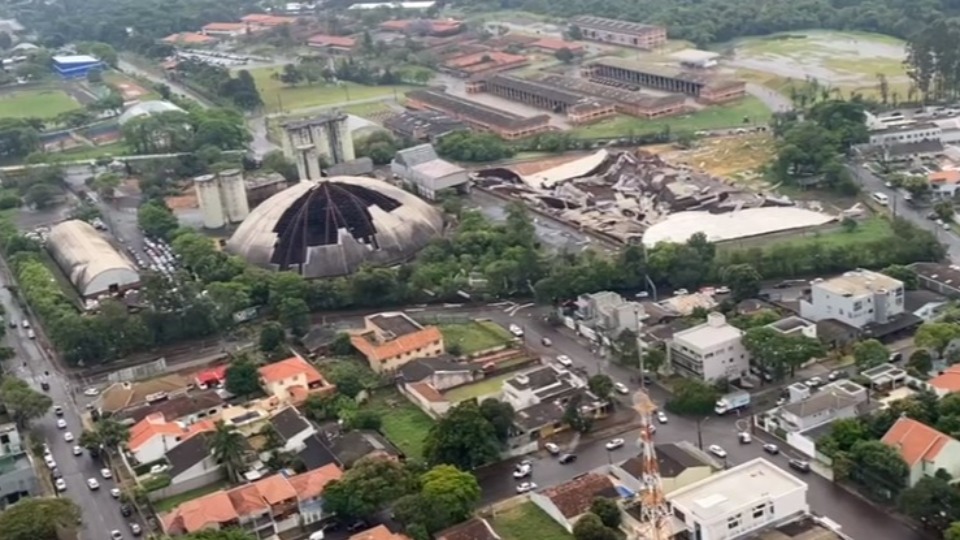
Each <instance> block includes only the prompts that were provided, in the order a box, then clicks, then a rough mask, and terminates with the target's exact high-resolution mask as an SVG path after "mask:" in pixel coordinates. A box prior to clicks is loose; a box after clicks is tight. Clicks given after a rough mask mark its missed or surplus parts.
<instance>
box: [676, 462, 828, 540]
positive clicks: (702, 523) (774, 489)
mask: <svg viewBox="0 0 960 540" xmlns="http://www.w3.org/2000/svg"><path fill="white" fill-rule="evenodd" d="M667 502H668V503H669V505H670V510H671V512H672V514H673V517H674V518H675V519H674V520H673V523H674V533H675V534H676V533H681V532H683V531H686V533H687V534H688V535H689V536H690V537H691V538H698V539H700V540H724V539H729V538H750V537H751V535H752V534H754V533H756V532H759V531H762V530H765V529H772V528H775V527H777V526H778V525H781V524H783V523H787V522H790V521H795V520H797V519H798V518H801V517H803V516H805V515H807V514H808V513H809V510H810V508H809V506H808V505H807V484H806V483H804V482H802V481H801V480H800V479H798V478H797V477H796V476H794V475H792V474H790V473H788V472H787V471H785V470H783V469H781V468H780V467H777V466H776V465H774V464H772V463H770V462H769V461H767V460H766V459H763V458H757V459H754V460H751V461H748V462H746V463H743V464H740V465H737V466H736V467H733V468H731V469H728V470H726V471H723V472H720V473H717V474H715V475H713V476H710V477H709V478H706V479H704V480H701V481H700V482H697V483H694V484H691V485H689V486H687V487H684V488H681V489H679V490H677V491H674V492H673V493H670V494H669V495H667ZM681 527H682V528H681Z"/></svg>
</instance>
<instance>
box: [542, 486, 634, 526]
mask: <svg viewBox="0 0 960 540" xmlns="http://www.w3.org/2000/svg"><path fill="white" fill-rule="evenodd" d="M597 497H608V498H611V499H617V498H619V494H618V493H617V488H616V486H614V485H613V481H612V480H610V478H609V477H607V476H603V475H600V474H597V473H587V474H584V475H583V476H579V477H577V478H574V479H573V480H570V481H569V482H566V483H563V484H560V485H559V486H554V487H552V488H550V489H545V490H543V491H541V492H539V493H538V492H532V493H531V494H530V500H531V501H532V502H533V504H535V505H537V506H539V507H540V509H541V510H543V511H544V512H546V513H547V515H548V516H550V517H551V518H553V520H554V521H556V522H557V523H559V524H560V526H561V527H563V528H564V529H565V530H566V531H567V532H569V533H573V525H574V524H575V523H576V522H577V520H578V519H580V516H582V515H583V514H585V513H587V511H588V510H590V505H591V504H593V500H594V499H596V498H597Z"/></svg>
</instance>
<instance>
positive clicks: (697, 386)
mask: <svg viewBox="0 0 960 540" xmlns="http://www.w3.org/2000/svg"><path fill="white" fill-rule="evenodd" d="M718 399H720V392H717V389H716V388H714V387H713V386H711V385H709V384H707V383H704V382H702V381H698V380H694V379H681V380H679V381H677V383H676V384H675V385H674V387H673V397H672V398H670V400H669V401H667V409H668V410H669V411H670V412H673V413H676V414H688V415H691V416H704V415H708V414H710V413H711V412H713V408H714V407H715V406H716V404H717V400H718Z"/></svg>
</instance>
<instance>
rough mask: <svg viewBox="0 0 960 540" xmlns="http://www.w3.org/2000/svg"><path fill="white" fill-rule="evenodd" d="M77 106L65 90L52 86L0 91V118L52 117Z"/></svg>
mask: <svg viewBox="0 0 960 540" xmlns="http://www.w3.org/2000/svg"><path fill="white" fill-rule="evenodd" d="M79 108H80V104H78V103H77V102H76V101H74V100H73V98H71V97H70V96H69V95H67V93H66V92H64V91H63V90H58V89H53V88H50V89H33V90H15V91H12V92H3V93H0V118H53V117H54V116H56V115H58V114H60V113H64V112H67V111H72V110H74V109H79Z"/></svg>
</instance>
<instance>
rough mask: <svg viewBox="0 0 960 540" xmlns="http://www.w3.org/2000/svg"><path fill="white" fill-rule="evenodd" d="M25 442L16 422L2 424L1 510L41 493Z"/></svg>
mask: <svg viewBox="0 0 960 540" xmlns="http://www.w3.org/2000/svg"><path fill="white" fill-rule="evenodd" d="M23 443H24V441H23V439H22V438H21V437H20V431H19V430H18V429H17V425H16V424H14V423H13V422H8V423H5V424H0V510H2V509H4V508H6V507H7V506H8V505H11V504H13V503H15V502H17V501H19V500H20V499H22V498H24V497H30V496H34V495H37V494H38V493H40V482H39V480H38V479H37V474H36V471H35V470H34V468H33V465H32V464H31V462H30V457H29V456H28V455H27V447H26V445H25V444H23Z"/></svg>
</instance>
